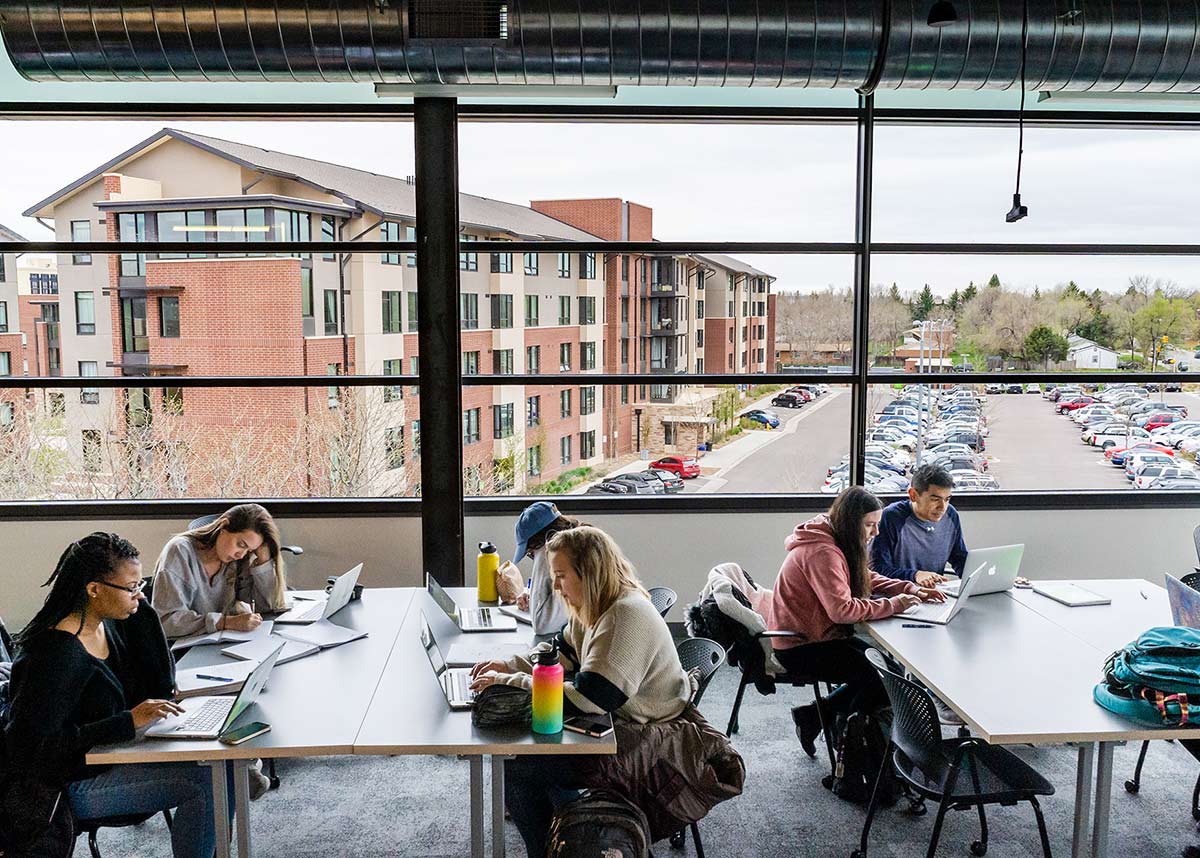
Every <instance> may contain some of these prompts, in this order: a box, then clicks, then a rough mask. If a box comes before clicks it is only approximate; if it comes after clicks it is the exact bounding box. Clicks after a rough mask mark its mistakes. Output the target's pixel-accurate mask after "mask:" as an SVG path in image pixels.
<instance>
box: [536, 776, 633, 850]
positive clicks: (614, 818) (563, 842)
mask: <svg viewBox="0 0 1200 858" xmlns="http://www.w3.org/2000/svg"><path fill="white" fill-rule="evenodd" d="M649 830H650V826H649V823H647V821H646V814H644V813H642V811H641V809H640V808H638V807H637V806H636V805H634V804H632V803H630V802H629V801H628V800H627V799H626V798H625V797H624V796H622V795H620V794H618V793H616V792H613V791H612V790H606V789H590V790H584V792H583V793H582V794H581V795H580V796H579V797H578V798H576V799H575V800H573V801H570V802H568V803H566V804H564V805H563V806H562V807H560V808H559V809H558V812H557V813H555V814H554V820H553V821H552V822H551V823H550V835H549V838H548V840H547V842H548V844H549V846H548V847H547V849H546V858H649V855H650V835H649Z"/></svg>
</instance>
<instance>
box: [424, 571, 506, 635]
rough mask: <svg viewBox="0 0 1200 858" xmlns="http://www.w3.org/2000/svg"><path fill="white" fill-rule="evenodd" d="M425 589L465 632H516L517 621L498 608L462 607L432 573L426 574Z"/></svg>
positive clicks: (460, 629)
mask: <svg viewBox="0 0 1200 858" xmlns="http://www.w3.org/2000/svg"><path fill="white" fill-rule="evenodd" d="M425 589H426V590H428V591H429V595H430V597H431V598H432V599H433V601H435V602H437V606H438V607H439V608H441V609H442V610H443V611H445V612H446V616H447V617H449V618H450V619H451V620H453V621H454V624H455V625H456V626H458V628H459V631H463V632H515V631H516V630H517V621H516V620H515V619H513V618H512V617H510V616H507V615H506V614H502V613H500V611H499V610H498V609H496V608H460V607H458V605H456V604H455V602H454V599H452V598H451V597H450V594H449V593H447V592H446V591H445V589H444V588H443V587H442V585H441V584H439V583H438V582H437V581H435V580H434V578H433V576H432V575H429V574H426V576H425Z"/></svg>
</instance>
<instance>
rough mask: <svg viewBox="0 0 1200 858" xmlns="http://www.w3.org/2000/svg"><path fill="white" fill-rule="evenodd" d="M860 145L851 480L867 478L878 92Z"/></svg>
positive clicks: (863, 106)
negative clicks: (874, 168) (876, 105)
mask: <svg viewBox="0 0 1200 858" xmlns="http://www.w3.org/2000/svg"><path fill="white" fill-rule="evenodd" d="M858 111H859V112H858V145H857V147H856V150H855V159H856V164H855V187H854V191H855V196H854V240H855V243H856V244H857V245H858V252H857V253H855V255H854V307H853V340H852V342H853V356H852V359H851V375H852V376H853V381H852V383H851V387H850V481H851V482H852V483H853V484H854V485H856V486H861V485H862V484H863V482H864V479H865V477H866V468H867V462H866V437H867V395H868V393H869V392H870V389H869V388H868V387H867V373H868V372H869V370H870V335H869V330H870V323H871V305H870V298H871V197H872V190H873V188H872V183H873V181H874V170H873V167H874V159H875V95H874V93H868V94H866V95H859V97H858Z"/></svg>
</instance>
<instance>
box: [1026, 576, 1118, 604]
mask: <svg viewBox="0 0 1200 858" xmlns="http://www.w3.org/2000/svg"><path fill="white" fill-rule="evenodd" d="M1033 592H1035V593H1037V594H1038V595H1040V596H1045V597H1046V598H1047V599H1053V600H1054V601H1056V602H1060V603H1061V604H1064V605H1066V606H1067V607H1068V608H1085V607H1087V606H1089V605H1111V604H1112V599H1110V598H1108V596H1105V595H1103V594H1101V593H1097V592H1095V591H1094V590H1089V589H1087V588H1086V587H1080V586H1079V585H1078V584H1073V583H1071V582H1070V581H1043V582H1041V583H1039V584H1034V585H1033Z"/></svg>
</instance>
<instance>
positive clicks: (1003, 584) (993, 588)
mask: <svg viewBox="0 0 1200 858" xmlns="http://www.w3.org/2000/svg"><path fill="white" fill-rule="evenodd" d="M1024 553H1025V546H1024V544H1021V545H1000V546H997V547H995V548H976V549H973V550H971V551H969V552H967V562H966V563H965V565H964V566H963V568H964V569H978V568H979V567H980V566H983V567H984V569H983V571H982V572H981V573H979V576H980V580H979V581H978V582H976V584H975V589H974V590H972V591H971V595H972V596H986V595H987V594H988V593H1003V592H1004V591H1006V590H1011V589H1012V586H1013V582H1014V581H1016V580H1017V573H1018V572H1020V571H1021V557H1022V555H1024ZM961 587H962V579H961V578H958V579H955V580H953V581H947V582H946V583H944V584H940V585H938V589H939V590H941V591H942V592H943V593H945V594H946V595H947V596H949V597H950V598H951V599H957V598H958V591H959V588H961Z"/></svg>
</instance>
